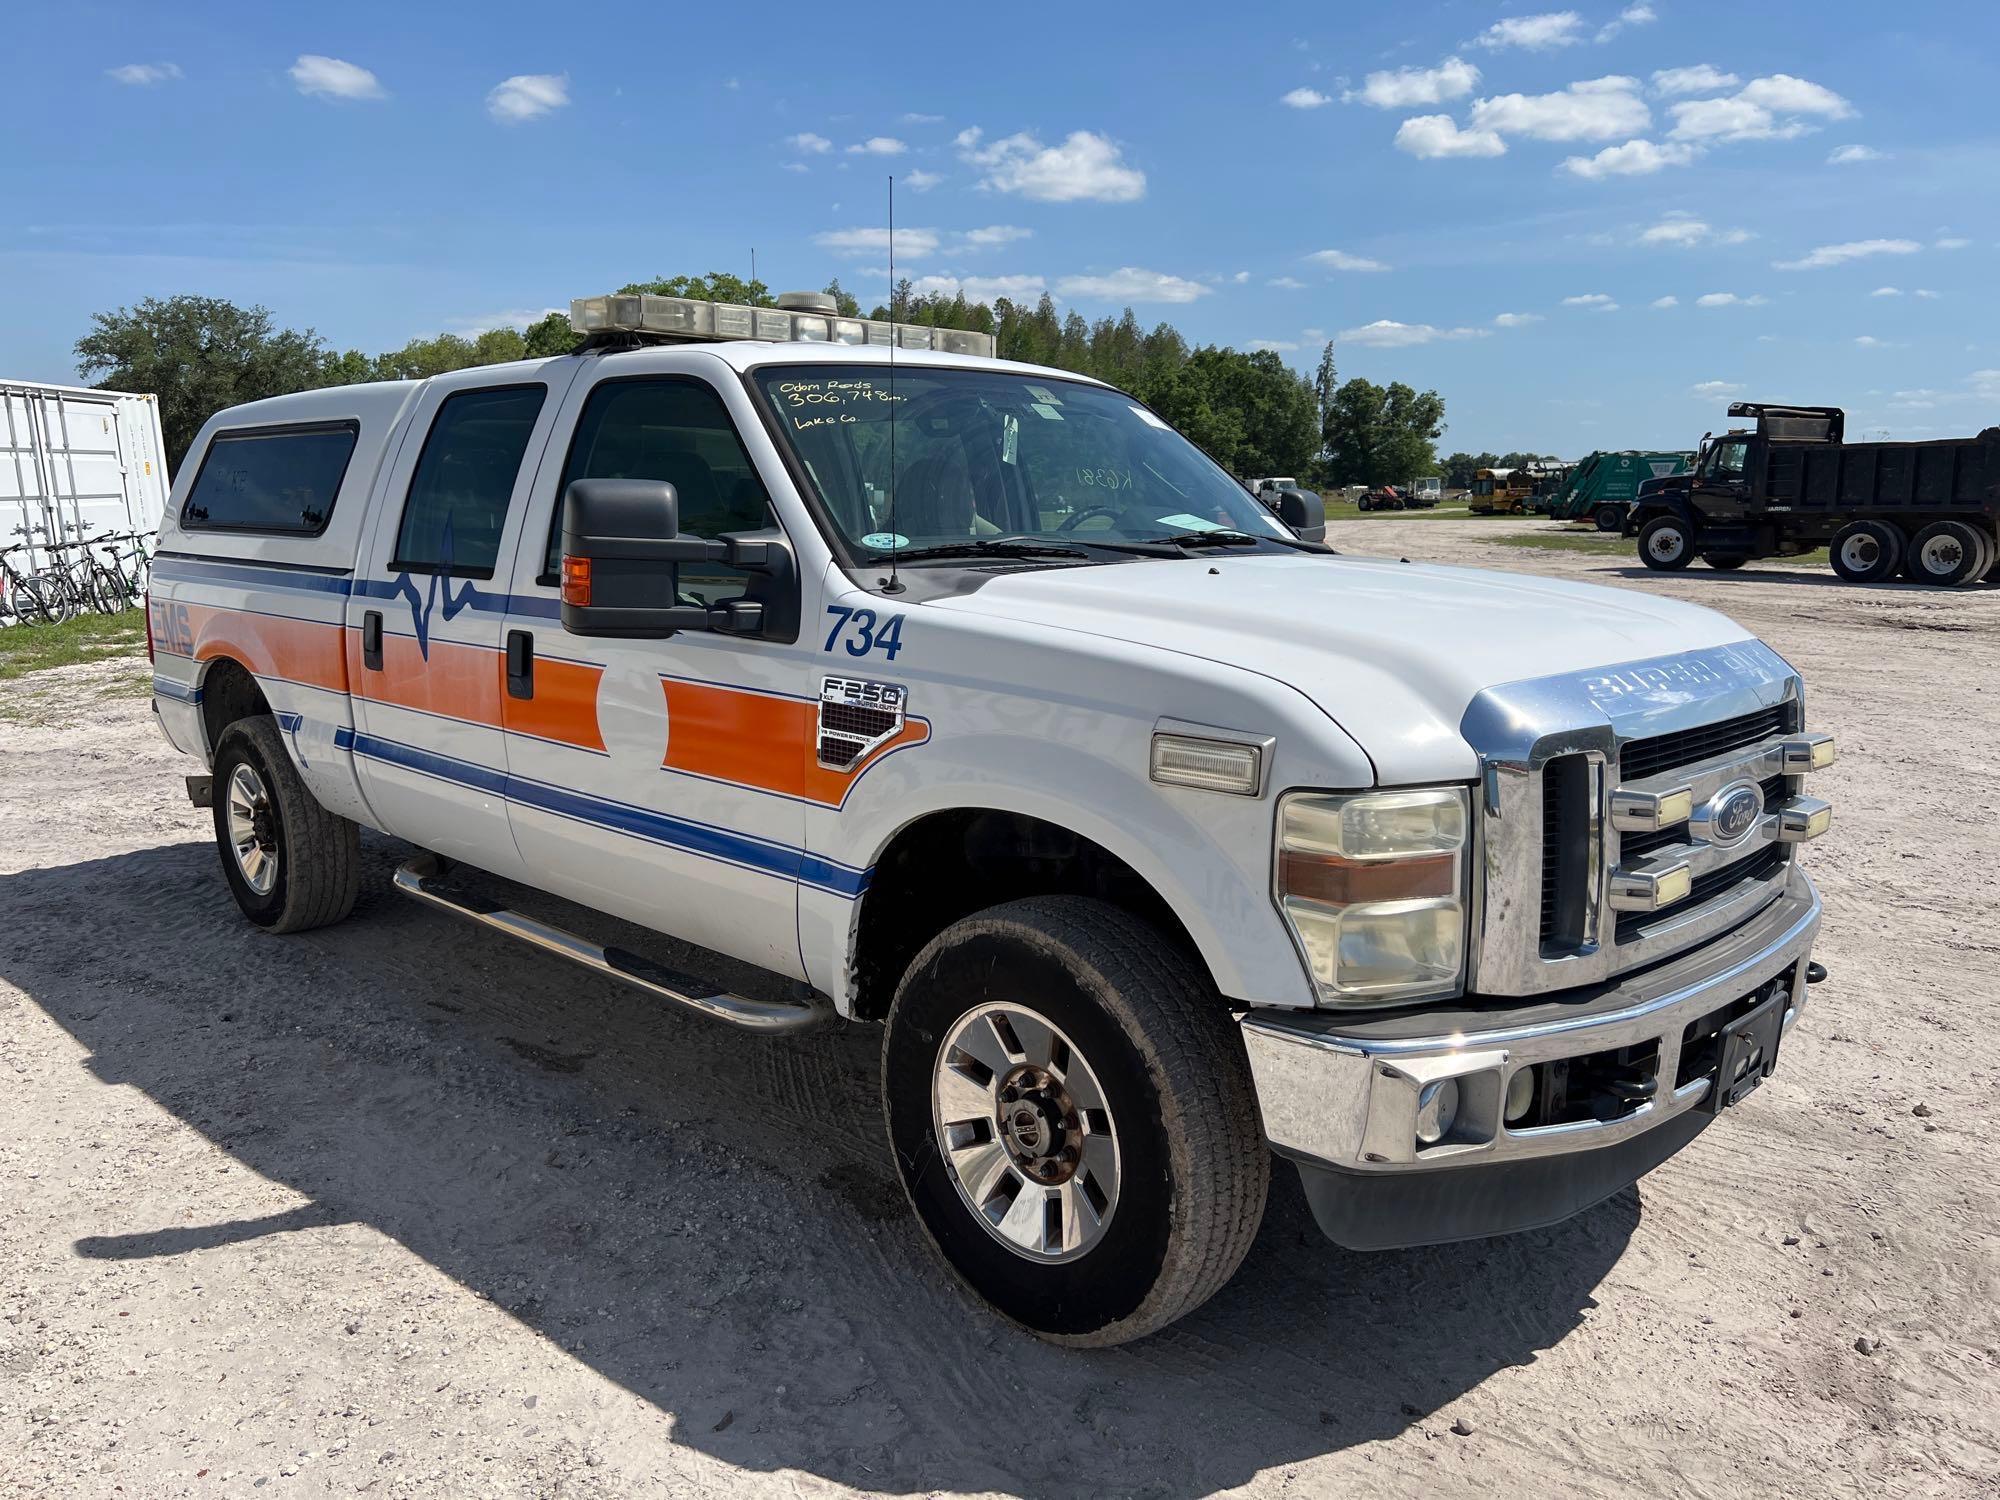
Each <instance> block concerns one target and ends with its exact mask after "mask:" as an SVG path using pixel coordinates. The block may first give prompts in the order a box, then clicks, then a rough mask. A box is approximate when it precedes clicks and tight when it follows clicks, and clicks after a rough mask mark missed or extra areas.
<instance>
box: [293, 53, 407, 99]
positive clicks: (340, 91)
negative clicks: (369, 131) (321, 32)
mask: <svg viewBox="0 0 2000 1500" xmlns="http://www.w3.org/2000/svg"><path fill="white" fill-rule="evenodd" d="M290 71H291V75H292V82H293V83H295V84H297V85H298V90H299V92H300V93H301V94H318V95H319V96H320V97H321V98H324V99H380V98H383V97H384V93H383V89H382V85H381V84H380V83H379V82H378V81H377V80H376V77H375V75H374V74H373V73H371V72H369V71H368V70H367V69H366V68H360V67H356V66H355V65H354V64H353V63H351V62H342V61H341V60H340V59H339V58H337V57H321V56H320V55H319V54H318V53H316V52H305V53H301V54H300V56H299V60H298V61H297V62H295V63H293V64H292V66H291V70H290Z"/></svg>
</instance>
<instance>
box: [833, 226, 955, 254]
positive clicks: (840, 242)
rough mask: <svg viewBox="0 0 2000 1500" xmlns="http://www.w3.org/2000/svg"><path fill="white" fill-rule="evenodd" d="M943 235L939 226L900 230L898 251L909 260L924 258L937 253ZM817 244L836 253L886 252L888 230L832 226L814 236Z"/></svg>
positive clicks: (897, 236) (897, 243) (897, 237)
mask: <svg viewBox="0 0 2000 1500" xmlns="http://www.w3.org/2000/svg"><path fill="white" fill-rule="evenodd" d="M938 242H939V236H938V232H937V231H936V230H935V229H898V230H897V231H896V253H897V255H899V256H901V257H902V258H903V259H905V260H922V259H924V258H925V257H927V256H931V255H935V254H937V250H938ZM813 243H814V244H815V245H817V246H819V247H820V249H822V250H831V251H832V252H833V253H834V254H835V255H886V254H887V253H888V250H889V231H888V230H887V229H877V228H867V229H828V230H823V231H822V232H820V233H819V234H816V235H814V236H813Z"/></svg>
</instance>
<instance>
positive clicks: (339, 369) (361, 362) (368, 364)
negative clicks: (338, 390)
mask: <svg viewBox="0 0 2000 1500" xmlns="http://www.w3.org/2000/svg"><path fill="white" fill-rule="evenodd" d="M374 378H375V361H374V360H372V359H370V358H369V357H368V356H367V355H365V354H363V353H362V352H361V351H360V350H359V349H349V350H348V351H347V352H346V353H345V354H331V353H330V354H328V355H327V357H326V363H325V364H324V365H323V366H322V367H321V369H320V378H319V383H320V384H321V385H360V384H361V383H362V382H363V381H365V380H373V379H374Z"/></svg>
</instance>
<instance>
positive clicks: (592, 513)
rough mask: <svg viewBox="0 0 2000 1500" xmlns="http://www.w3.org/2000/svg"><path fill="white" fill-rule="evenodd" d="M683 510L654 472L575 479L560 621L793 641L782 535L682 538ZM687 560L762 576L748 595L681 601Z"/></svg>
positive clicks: (641, 632) (616, 631) (793, 598)
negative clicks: (648, 475) (711, 600)
mask: <svg viewBox="0 0 2000 1500" xmlns="http://www.w3.org/2000/svg"><path fill="white" fill-rule="evenodd" d="M680 508H681V507H680V495H679V494H678V493H677V492H676V491H675V489H674V487H673V486H672V485H671V484H668V483H666V482H665V481H664V480H657V479H579V480H576V481H575V482H574V483H572V484H571V485H570V487H569V488H568V489H567V490H565V491H564V492H563V528H562V623H563V629H564V630H567V631H568V632H569V633H570V634H571V635H606V636H627V637H642V638H644V637H651V638H658V637H661V636H669V635H672V634H674V633H675V632H676V631H681V630H716V631H722V632H725V633H727V634H732V635H765V636H774V637H775V638H777V639H784V640H792V639H795V638H796V636H797V630H798V620H797V617H798V583H797V566H796V564H795V563H794V562H793V560H792V554H791V550H790V548H789V547H788V546H787V545H786V543H785V541H784V536H783V533H782V532H779V531H776V530H775V529H773V530H771V531H769V532H764V533H751V534H748V535H739V536H726V537H721V538H718V539H717V540H714V541H709V540H707V539H705V538H702V537H691V536H687V537H684V536H682V535H681V534H680ZM683 563H724V564H727V565H728V566H731V567H736V568H742V569H745V570H746V571H748V572H751V573H753V574H759V575H762V576H761V577H758V578H755V579H753V580H752V587H751V588H750V589H749V590H748V591H747V592H746V596H745V597H744V598H741V599H728V600H724V601H722V602H720V603H717V604H702V603H699V602H697V603H694V604H684V603H682V602H681V588H680V570H681V565H682V564H683ZM758 585H761V586H762V587H761V588H760V587H758ZM759 595H766V596H768V600H767V599H766V598H764V597H758V596H759ZM787 632H788V633H787Z"/></svg>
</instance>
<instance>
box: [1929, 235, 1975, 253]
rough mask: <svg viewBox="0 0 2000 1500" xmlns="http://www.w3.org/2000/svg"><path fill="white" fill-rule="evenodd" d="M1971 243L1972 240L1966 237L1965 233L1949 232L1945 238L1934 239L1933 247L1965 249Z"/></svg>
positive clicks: (1936, 248)
mask: <svg viewBox="0 0 2000 1500" xmlns="http://www.w3.org/2000/svg"><path fill="white" fill-rule="evenodd" d="M1971 243H1972V241H1971V240H1969V239H1966V238H1965V237H1964V236H1963V235H1957V234H1948V235H1946V236H1945V237H1944V238H1943V239H1940V240H1933V241H1932V242H1931V248H1932V249H1933V250H1963V249H1964V248H1965V247H1966V246H1967V245H1969V244H1971Z"/></svg>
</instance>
